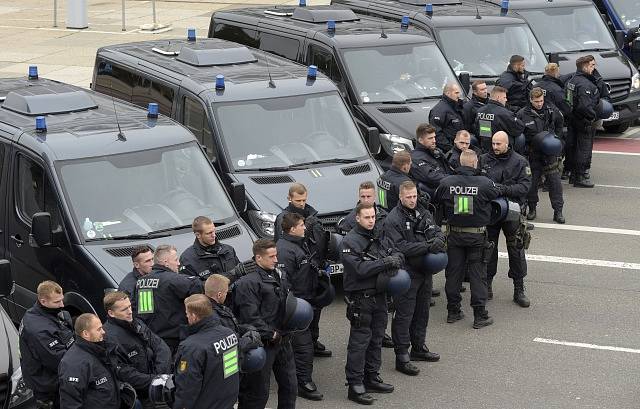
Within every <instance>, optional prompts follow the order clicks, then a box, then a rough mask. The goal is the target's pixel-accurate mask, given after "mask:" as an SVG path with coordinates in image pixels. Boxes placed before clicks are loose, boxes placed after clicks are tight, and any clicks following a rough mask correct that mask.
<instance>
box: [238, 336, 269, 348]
mask: <svg viewBox="0 0 640 409" xmlns="http://www.w3.org/2000/svg"><path fill="white" fill-rule="evenodd" d="M238 344H239V347H240V350H241V351H248V350H250V349H255V348H258V347H261V346H263V345H262V340H261V339H260V333H258V331H247V332H245V333H244V334H243V335H242V336H241V337H240V341H238Z"/></svg>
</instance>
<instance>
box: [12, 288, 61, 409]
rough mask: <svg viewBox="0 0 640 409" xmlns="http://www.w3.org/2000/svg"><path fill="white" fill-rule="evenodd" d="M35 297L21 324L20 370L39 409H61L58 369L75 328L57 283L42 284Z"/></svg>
mask: <svg viewBox="0 0 640 409" xmlns="http://www.w3.org/2000/svg"><path fill="white" fill-rule="evenodd" d="M36 293H37V297H38V299H37V301H36V303H35V304H34V305H33V307H31V308H29V309H28V310H27V311H26V312H25V314H24V316H23V317H22V322H21V323H20V367H21V368H22V375H23V377H24V382H25V384H26V385H27V386H28V387H29V388H30V389H31V390H32V391H33V395H34V397H35V399H36V407H37V408H38V409H40V408H42V409H47V408H58V407H59V398H58V379H57V374H58V365H59V363H60V360H61V359H62V357H63V355H64V354H65V352H67V350H68V349H69V348H70V347H71V345H72V344H73V341H74V334H73V324H72V322H71V315H70V314H69V313H68V312H67V311H65V310H64V309H63V308H64V301H63V300H64V294H63V293H62V287H60V285H59V284H58V283H56V282H54V281H43V282H41V283H40V284H38V288H37V290H36Z"/></svg>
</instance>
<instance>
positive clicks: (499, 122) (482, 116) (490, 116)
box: [474, 85, 524, 153]
mask: <svg viewBox="0 0 640 409" xmlns="http://www.w3.org/2000/svg"><path fill="white" fill-rule="evenodd" d="M506 103H507V90H506V89H504V88H503V87H500V86H497V85H496V86H495V87H493V89H492V90H491V95H490V97H489V102H487V104H486V105H485V106H483V107H481V108H479V109H478V113H477V114H476V120H475V125H474V131H475V134H476V136H477V137H478V139H479V141H478V142H479V144H480V148H481V150H482V152H483V153H487V152H490V151H491V138H492V137H493V134H495V133H496V132H499V131H503V132H506V133H507V134H508V135H509V142H510V143H511V144H512V145H513V142H514V141H515V140H516V138H517V137H518V136H519V135H521V134H522V132H524V124H523V123H522V121H520V120H519V119H518V118H517V117H516V114H515V112H512V111H510V110H508V109H507V108H505V104H506Z"/></svg>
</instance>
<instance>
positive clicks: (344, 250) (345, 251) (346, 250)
mask: <svg viewBox="0 0 640 409" xmlns="http://www.w3.org/2000/svg"><path fill="white" fill-rule="evenodd" d="M342 252H343V253H351V249H342Z"/></svg>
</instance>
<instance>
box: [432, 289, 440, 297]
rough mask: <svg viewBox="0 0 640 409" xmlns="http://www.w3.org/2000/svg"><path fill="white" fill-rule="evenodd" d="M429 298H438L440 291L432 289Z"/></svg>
mask: <svg viewBox="0 0 640 409" xmlns="http://www.w3.org/2000/svg"><path fill="white" fill-rule="evenodd" d="M431 296H432V297H440V290H438V289H437V288H434V289H433V290H431Z"/></svg>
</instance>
